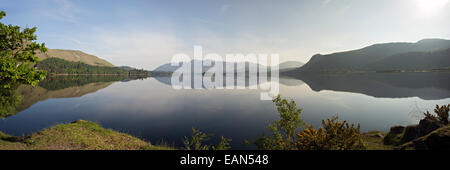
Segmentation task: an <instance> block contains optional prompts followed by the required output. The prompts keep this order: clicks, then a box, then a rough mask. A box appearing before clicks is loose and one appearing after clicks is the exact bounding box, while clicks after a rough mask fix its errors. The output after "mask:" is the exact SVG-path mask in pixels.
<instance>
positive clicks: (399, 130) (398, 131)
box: [389, 126, 405, 134]
mask: <svg viewBox="0 0 450 170" xmlns="http://www.w3.org/2000/svg"><path fill="white" fill-rule="evenodd" d="M403 130H405V127H404V126H392V127H391V131H390V132H389V133H392V134H401V133H403Z"/></svg>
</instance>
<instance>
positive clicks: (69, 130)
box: [0, 120, 171, 150]
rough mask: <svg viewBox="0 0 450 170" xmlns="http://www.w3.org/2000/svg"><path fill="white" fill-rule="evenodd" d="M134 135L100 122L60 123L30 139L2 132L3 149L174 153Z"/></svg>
mask: <svg viewBox="0 0 450 170" xmlns="http://www.w3.org/2000/svg"><path fill="white" fill-rule="evenodd" d="M170 149H171V148H169V147H162V146H155V145H152V144H150V143H148V142H145V141H143V140H141V139H138V138H136V137H133V136H131V135H128V134H125V133H120V132H116V131H113V130H111V129H105V128H103V127H101V126H100V125H98V124H97V123H93V122H88V121H83V120H80V121H76V122H73V123H69V124H59V125H56V126H53V127H50V128H48V129H44V130H42V131H40V132H36V133H33V134H31V135H29V136H24V137H15V136H9V135H6V134H4V133H2V132H0V150H170Z"/></svg>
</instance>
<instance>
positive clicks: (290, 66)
mask: <svg viewBox="0 0 450 170" xmlns="http://www.w3.org/2000/svg"><path fill="white" fill-rule="evenodd" d="M304 64H305V63H302V62H299V61H286V62H283V63H281V64H279V69H280V71H289V70H295V69H297V68H300V67H302V66H303V65H304Z"/></svg>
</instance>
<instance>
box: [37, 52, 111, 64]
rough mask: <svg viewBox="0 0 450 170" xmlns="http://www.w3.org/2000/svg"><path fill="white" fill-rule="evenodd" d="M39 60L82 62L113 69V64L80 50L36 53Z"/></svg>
mask: <svg viewBox="0 0 450 170" xmlns="http://www.w3.org/2000/svg"><path fill="white" fill-rule="evenodd" d="M37 57H38V58H39V60H41V61H42V60H45V59H47V58H59V59H63V60H67V61H72V62H82V63H85V64H88V65H92V66H107V67H114V65H113V64H111V63H110V62H108V61H106V60H105V59H102V58H100V57H97V56H94V55H91V54H87V53H85V52H83V51H80V50H63V49H48V51H47V53H41V52H38V53H37Z"/></svg>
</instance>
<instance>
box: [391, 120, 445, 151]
mask: <svg viewBox="0 0 450 170" xmlns="http://www.w3.org/2000/svg"><path fill="white" fill-rule="evenodd" d="M399 149H401V150H409V149H415V150H450V126H444V127H441V128H439V129H437V130H434V131H432V132H431V133H429V134H427V135H425V136H422V137H420V138H417V139H414V140H412V141H411V142H408V143H405V144H403V145H401V146H400V148H399Z"/></svg>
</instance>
